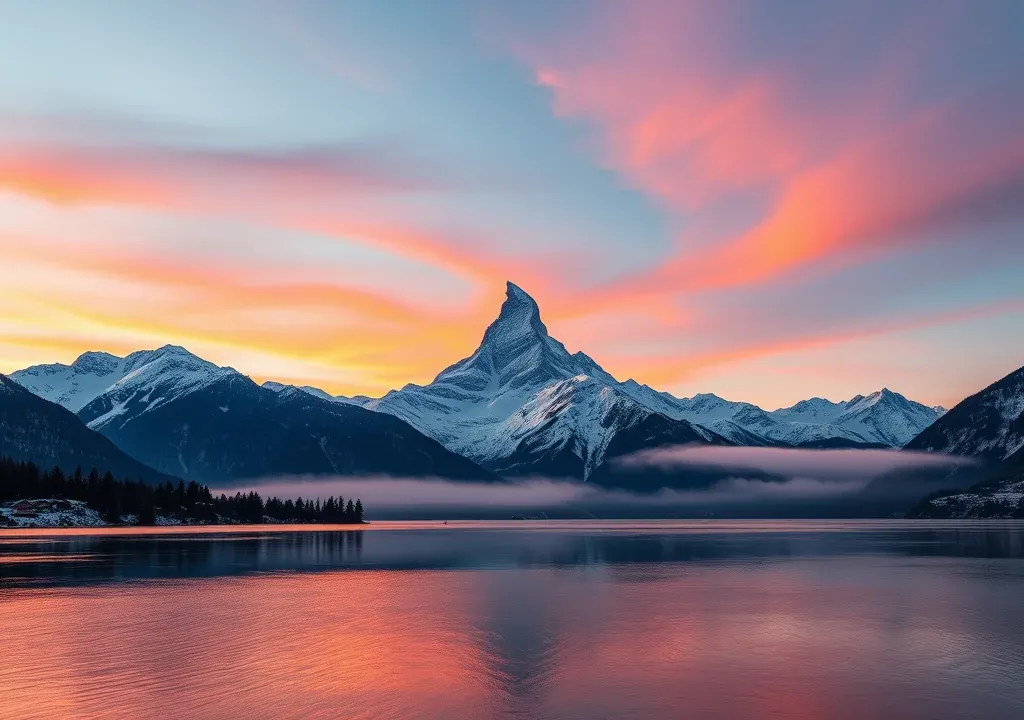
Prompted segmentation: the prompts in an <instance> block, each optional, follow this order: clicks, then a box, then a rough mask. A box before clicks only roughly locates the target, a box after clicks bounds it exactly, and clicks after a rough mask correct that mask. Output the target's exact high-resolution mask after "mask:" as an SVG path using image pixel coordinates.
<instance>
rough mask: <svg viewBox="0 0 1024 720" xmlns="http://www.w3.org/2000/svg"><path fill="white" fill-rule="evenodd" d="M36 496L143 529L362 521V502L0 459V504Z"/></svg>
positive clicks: (355, 522)
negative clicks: (226, 489) (229, 491)
mask: <svg viewBox="0 0 1024 720" xmlns="http://www.w3.org/2000/svg"><path fill="white" fill-rule="evenodd" d="M35 498H59V499H65V500H78V501H81V502H84V503H85V504H86V505H87V506H88V507H90V508H92V509H93V510H95V511H96V512H98V513H100V515H102V516H103V519H104V520H106V521H107V522H109V523H121V522H122V517H124V516H134V517H135V518H136V522H137V524H139V525H154V524H156V522H157V517H158V516H159V517H162V518H167V519H169V520H176V521H179V522H183V523H204V524H216V523H263V522H268V521H270V522H289V523H330V524H358V523H362V522H363V504H362V502H361V501H359V500H355V501H353V500H352V499H349V500H347V501H346V500H345V499H344V498H342V497H338V498H334V497H330V498H328V499H327V500H326V501H325V502H322V503H321V501H320V500H319V498H318V499H317V500H316V501H313V500H303V499H302V498H299V499H297V500H294V501H293V500H290V499H289V500H280V499H279V498H276V497H272V498H270V499H268V500H266V501H264V500H263V498H262V497H260V495H259V493H256V492H248V493H242V492H238V493H235V494H234V495H231V496H228V495H224V494H221V495H218V496H216V497H214V495H213V494H212V493H211V492H210V489H209V488H208V487H206V486H205V485H200V484H199V483H196V482H194V481H192V482H188V483H185V482H184V481H180V480H179V481H178V483H177V484H174V483H170V482H168V483H164V484H162V485H147V484H145V483H141V482H133V481H131V480H117V479H115V478H114V476H113V475H112V474H111V473H109V472H107V473H104V474H103V475H100V474H99V472H98V471H97V470H96V469H95V468H94V469H92V470H90V471H89V472H88V473H87V474H86V473H84V472H83V471H82V470H81V469H78V470H76V471H75V472H74V473H73V474H70V475H68V474H66V473H64V472H63V471H62V470H61V469H60V468H59V467H54V468H53V469H52V470H42V469H40V468H39V466H37V465H35V464H34V463H30V462H19V461H15V460H12V459H11V458H8V457H0V503H3V502H9V501H13V500H22V499H35Z"/></svg>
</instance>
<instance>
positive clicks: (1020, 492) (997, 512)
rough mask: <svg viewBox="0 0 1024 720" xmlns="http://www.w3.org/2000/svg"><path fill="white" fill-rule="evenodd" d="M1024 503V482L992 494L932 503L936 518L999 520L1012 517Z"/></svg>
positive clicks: (945, 498) (942, 498) (937, 499)
mask: <svg viewBox="0 0 1024 720" xmlns="http://www.w3.org/2000/svg"><path fill="white" fill-rule="evenodd" d="M1022 501H1024V480H1015V481H1013V482H1009V483H1004V484H1003V485H1000V486H999V487H998V488H995V489H994V490H993V491H992V492H983V493H970V492H967V493H959V494H956V495H946V496H944V497H940V498H935V499H933V500H931V501H929V502H930V504H931V505H932V506H933V508H934V510H933V514H934V515H935V516H936V517H952V518H979V517H986V518H998V517H1012V516H1014V514H1015V513H1016V512H1018V510H1019V508H1020V507H1021V502H1022Z"/></svg>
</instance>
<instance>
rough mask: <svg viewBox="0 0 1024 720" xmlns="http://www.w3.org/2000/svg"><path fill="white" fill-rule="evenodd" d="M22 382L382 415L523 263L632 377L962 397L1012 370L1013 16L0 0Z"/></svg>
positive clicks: (831, 7) (995, 0) (760, 394)
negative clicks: (131, 381) (280, 400)
mask: <svg viewBox="0 0 1024 720" xmlns="http://www.w3.org/2000/svg"><path fill="white" fill-rule="evenodd" d="M0 18H2V23H0V287H2V289H3V292H2V293H0V372H10V371H13V370H15V369H18V368H22V367H25V366H27V365H31V364H35V363H42V362H54V361H62V362H70V361H72V360H73V359H74V358H75V357H77V356H78V355H79V354H80V353H81V352H83V351H85V350H106V351H109V352H113V353H117V354H124V353H127V352H130V351H132V350H137V349H148V348H153V347H157V346H160V345H163V344H166V343H174V344H179V345H184V346H185V347H187V348H189V349H190V350H192V351H193V352H195V353H197V354H199V355H201V356H202V357H205V358H207V359H208V360H211V361H214V362H216V363H218V364H222V365H231V366H233V367H235V368H237V369H238V370H240V371H242V372H244V373H246V374H249V375H251V376H253V377H254V378H256V379H258V380H265V379H275V380H279V381H282V382H291V383H298V384H311V385H316V386H319V387H322V388H324V389H326V390H329V391H332V392H336V393H346V394H353V393H365V394H370V395H377V394H380V393H383V392H385V391H387V390H388V389H391V388H394V387H400V386H402V385H403V384H405V383H407V382H419V383H423V382H427V381H429V380H430V379H431V378H433V376H434V375H435V374H437V372H438V371H440V370H441V369H443V368H444V367H445V366H447V365H448V364H450V363H452V362H454V361H455V360H457V359H459V358H461V357H464V356H466V355H468V354H469V353H471V352H472V351H473V349H474V348H475V347H476V345H477V343H478V342H479V340H480V337H481V335H482V333H483V330H484V328H485V326H486V325H487V323H488V322H490V320H491V319H493V317H494V316H495V315H496V314H497V312H498V308H499V306H500V304H501V301H502V299H503V296H504V292H505V281H506V280H512V281H513V282H515V283H516V284H518V285H519V286H521V287H522V288H524V289H525V290H526V291H528V292H529V293H531V294H532V295H533V296H534V297H535V298H536V299H537V301H538V302H539V304H540V306H541V309H542V313H543V317H544V320H545V322H546V323H547V325H548V328H549V330H550V331H551V333H552V335H554V336H555V337H557V338H559V339H560V340H561V341H562V342H564V343H565V345H566V346H567V347H568V348H569V350H571V351H576V350H584V351H586V352H587V353H588V354H589V355H590V356H591V357H593V358H594V359H595V360H597V361H598V362H599V363H601V364H602V365H603V366H604V367H605V368H606V369H607V370H609V371H610V372H611V373H612V374H614V375H615V376H616V377H618V378H620V379H625V378H627V377H632V378H635V379H637V380H638V381H640V382H646V383H648V384H650V385H653V386H655V387H658V388H659V389H664V390H669V391H671V392H673V393H675V394H677V395H692V394H693V393H696V392H715V393H717V394H720V395H722V396H724V397H726V398H729V399H733V400H748V401H751V402H755V403H758V404H760V405H762V406H765V407H767V408H769V409H771V408H775V407H779V406H782V405H789V404H792V403H793V402H795V401H797V400H799V399H802V398H806V397H811V396H823V397H828V398H830V399H832V400H840V399H847V398H849V397H851V396H853V395H855V394H857V393H868V392H871V391H873V390H877V389H879V388H881V387H883V386H887V387H889V388H891V389H893V390H896V391H899V392H902V393H903V394H905V395H907V396H908V397H911V398H913V399H915V400H919V401H921V402H926V403H929V404H936V403H943V404H946V405H952V404H955V403H956V402H957V401H958V400H960V399H962V398H963V397H964V396H966V395H968V394H970V393H972V392H974V391H976V390H978V389H980V388H981V387H983V386H984V385H987V384H989V383H990V382H992V381H994V380H995V379H997V378H998V377H1001V376H1002V375H1004V374H1006V373H1008V372H1009V371H1011V370H1013V369H1015V368H1017V367H1019V366H1021V365H1024V75H1022V68H1024V42H1022V40H1021V35H1022V32H1024V2H1020V1H1019V0H1006V1H1000V0H984V1H978V0H964V1H963V2H946V1H945V0H900V1H897V2H893V1H892V0H885V1H882V2H870V1H867V0H850V1H849V2H829V3H823V2H820V1H819V0H806V1H803V0H786V1H785V2H773V1H769V0H761V1H759V2H740V1H739V0H736V1H729V0H722V1H721V2H707V1H704V0H695V1H694V2H685V1H684V0H671V1H664V2H661V1H658V0H644V1H642V2H641V1H636V0H622V1H621V2H606V3H605V2H598V1H592V0H586V1H581V2H554V1H552V0H537V1H536V2H522V1H518V2H505V1H503V0H495V1H493V2H470V1H468V0H467V1H465V2H457V1H451V2H443V1H440V0H437V1H431V2H424V1H423V0H408V1H405V2H400V1H397V0H396V1H390V0H389V1H388V2H369V1H367V2H350V3H346V2H333V1H325V2H289V3H284V2H277V1H276V0H264V1H259V0H247V1H245V2H241V1H238V2H235V1H231V0H229V1H220V2H209V1H208V0H195V1H191V0H189V1H185V0H174V1H170V0H168V1H167V2H157V1H156V0H152V1H147V2H132V1H131V0H119V1H110V2H102V1H100V0H94V1H91V2H76V1H74V0H69V1H68V2H64V3H60V2H51V1H49V0H35V1H33V2H24V1H19V0H0Z"/></svg>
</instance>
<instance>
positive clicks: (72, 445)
mask: <svg viewBox="0 0 1024 720" xmlns="http://www.w3.org/2000/svg"><path fill="white" fill-rule="evenodd" d="M0 456H5V457H11V458H13V459H15V460H25V461H28V462H33V463H36V464H38V465H39V466H40V467H47V468H48V467H53V466H57V467H60V468H61V470H63V471H64V472H65V473H71V472H74V470H75V468H77V467H85V468H91V467H98V468H103V469H104V470H105V471H106V470H109V471H110V472H111V473H112V474H113V475H114V476H116V477H128V478H132V479H134V480H144V481H146V482H153V483H155V482H168V481H171V480H176V479H177V478H174V477H173V476H170V475H165V474H164V473H161V472H158V471H156V470H154V469H153V468H151V467H149V466H148V465H145V464H143V463H141V462H139V461H137V460H136V459H135V458H133V457H131V456H130V455H128V454H127V453H125V452H123V451H122V450H121V449H120V448H118V447H117V446H116V445H115V444H114V443H113V442H111V441H110V440H109V439H107V438H105V437H103V436H102V435H100V434H99V433H98V432H95V431H94V430H90V429H89V428H88V427H87V426H86V425H85V423H83V422H82V421H81V420H80V419H79V418H78V416H77V415H75V414H74V413H73V412H71V411H70V410H67V409H65V408H63V407H61V406H60V405H57V404H56V403H52V402H50V401H48V400H44V399H43V398H41V397H39V396H37V395H34V394H32V393H30V392H29V391H28V390H26V389H25V388H23V387H21V385H19V384H18V383H16V382H14V381H13V380H11V379H10V378H8V377H7V376H5V375H0Z"/></svg>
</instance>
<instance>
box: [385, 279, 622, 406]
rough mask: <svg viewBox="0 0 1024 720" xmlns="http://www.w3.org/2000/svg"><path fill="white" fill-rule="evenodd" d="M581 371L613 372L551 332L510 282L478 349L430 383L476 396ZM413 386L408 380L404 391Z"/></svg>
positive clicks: (602, 374)
mask: <svg viewBox="0 0 1024 720" xmlns="http://www.w3.org/2000/svg"><path fill="white" fill-rule="evenodd" d="M577 375H596V376H598V377H600V378H602V379H610V378H611V376H610V375H608V373H606V372H605V371H604V370H603V369H602V368H601V367H600V366H599V365H597V363H595V362H594V361H593V360H591V359H590V358H589V357H587V355H585V354H584V353H576V354H575V355H572V354H570V353H569V351H568V350H566V349H565V346H564V345H562V343H560V342H558V341H557V340H555V339H554V338H552V337H551V336H550V335H549V334H548V329H547V327H546V326H545V325H544V322H543V321H542V320H541V317H540V307H539V306H538V305H537V301H536V300H534V299H533V298H532V297H531V296H530V295H529V294H528V293H527V292H526V291H525V290H523V289H522V288H520V287H519V286H518V285H516V284H515V283H512V282H509V283H507V285H506V291H505V301H504V302H503V303H502V305H501V310H500V311H499V312H498V317H497V318H495V320H494V322H492V323H491V324H490V325H488V326H487V330H485V331H484V336H483V339H482V340H481V341H480V345H479V347H478V348H477V349H476V352H474V353H473V354H472V355H470V356H469V357H468V358H466V359H464V360H461V361H459V362H457V363H455V364H454V365H452V366H451V367H449V368H446V369H445V370H443V371H442V372H441V373H440V374H438V376H437V377H436V378H435V379H434V382H433V383H432V384H433V385H437V386H444V387H445V388H446V390H445V392H446V393H447V394H449V395H453V396H459V397H460V398H461V399H465V400H472V399H473V398H472V397H471V396H470V394H473V393H479V392H481V391H483V390H484V389H487V388H489V389H490V390H491V391H494V390H497V389H500V390H501V391H508V390H516V389H524V388H529V387H537V386H540V385H542V384H544V383H550V382H555V381H559V380H566V379H568V378H572V377H576V376H577ZM415 387H416V386H407V387H406V388H403V391H404V390H409V389H412V388H415ZM384 404H385V405H386V403H384Z"/></svg>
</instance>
